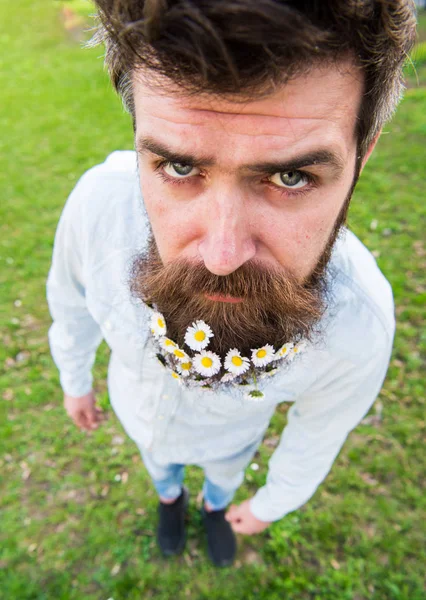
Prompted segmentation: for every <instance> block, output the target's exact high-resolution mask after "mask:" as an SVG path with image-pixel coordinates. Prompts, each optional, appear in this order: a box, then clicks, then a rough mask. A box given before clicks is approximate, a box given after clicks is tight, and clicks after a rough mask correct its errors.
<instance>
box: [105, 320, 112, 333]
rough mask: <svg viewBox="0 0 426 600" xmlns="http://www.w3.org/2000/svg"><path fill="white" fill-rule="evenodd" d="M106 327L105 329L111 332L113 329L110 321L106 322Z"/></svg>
mask: <svg viewBox="0 0 426 600" xmlns="http://www.w3.org/2000/svg"><path fill="white" fill-rule="evenodd" d="M104 327H105V329H107V330H108V331H109V330H110V329H111V322H110V321H105V323H104Z"/></svg>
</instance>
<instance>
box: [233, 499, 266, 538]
mask: <svg viewBox="0 0 426 600" xmlns="http://www.w3.org/2000/svg"><path fill="white" fill-rule="evenodd" d="M225 518H226V520H227V521H229V523H231V526H232V529H233V530H234V531H235V533H245V534H247V535H251V534H253V533H260V532H261V531H263V530H264V529H266V528H267V527H268V526H269V525H270V522H269V521H260V520H259V519H256V517H255V516H254V514H253V513H252V512H251V510H250V502H249V500H245V501H244V502H242V503H241V504H239V505H238V506H237V505H236V504H231V506H230V508H229V510H228V511H227V513H226V515H225Z"/></svg>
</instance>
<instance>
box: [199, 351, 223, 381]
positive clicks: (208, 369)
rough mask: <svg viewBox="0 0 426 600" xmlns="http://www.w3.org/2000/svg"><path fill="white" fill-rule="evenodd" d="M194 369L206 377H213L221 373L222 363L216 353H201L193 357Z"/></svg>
mask: <svg viewBox="0 0 426 600" xmlns="http://www.w3.org/2000/svg"><path fill="white" fill-rule="evenodd" d="M193 363H194V369H195V370H196V371H197V373H199V374H200V375H203V376H204V377H212V376H213V375H216V373H219V371H220V367H221V362H220V358H219V356H218V355H217V354H215V353H214V352H207V351H204V352H200V353H199V354H196V355H195V356H194V357H193Z"/></svg>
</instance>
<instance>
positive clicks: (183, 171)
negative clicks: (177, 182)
mask: <svg viewBox="0 0 426 600" xmlns="http://www.w3.org/2000/svg"><path fill="white" fill-rule="evenodd" d="M163 171H164V172H165V173H166V175H168V176H169V177H173V178H174V179H184V178H185V177H188V176H189V175H198V173H199V170H198V169H197V168H196V167H193V166H192V165H185V164H184V163H178V162H168V163H166V164H165V165H164V167H163ZM192 171H195V173H192Z"/></svg>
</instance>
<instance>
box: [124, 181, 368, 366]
mask: <svg viewBox="0 0 426 600" xmlns="http://www.w3.org/2000/svg"><path fill="white" fill-rule="evenodd" d="M356 179H357V177H355V179H354V181H353V184H352V186H351V190H350V192H349V194H348V196H347V198H346V200H345V203H344V205H343V207H342V210H341V212H340V214H339V216H338V218H337V220H336V223H335V225H334V228H333V231H332V233H331V235H330V238H329V240H328V242H327V244H326V247H325V249H324V250H323V252H322V254H321V256H320V258H319V260H318V262H317V264H316V266H315V268H314V270H313V271H312V273H311V274H310V276H309V277H308V278H306V280H305V281H303V282H300V281H298V280H297V278H296V277H295V276H294V275H293V274H292V273H289V272H287V271H284V270H282V269H281V270H277V269H272V268H270V267H265V265H262V264H261V263H260V262H257V261H255V260H253V261H250V262H247V263H245V264H243V265H242V266H241V267H239V268H238V269H237V270H236V271H234V272H232V273H230V274H229V275H225V276H219V275H214V274H213V273H211V272H210V271H209V270H208V269H207V268H206V267H205V266H204V264H203V263H202V262H200V263H197V264H194V263H190V262H188V261H184V260H178V261H174V262H172V263H169V264H166V265H164V264H163V263H162V261H161V258H160V255H159V252H158V249H157V245H156V243H155V240H154V237H153V235H152V234H151V236H150V239H149V242H148V248H147V251H146V252H145V253H143V254H141V255H139V256H137V257H136V258H135V260H134V262H133V266H132V270H131V279H130V288H131V291H132V293H133V295H134V296H135V297H137V298H139V299H141V300H142V301H143V302H145V303H147V304H149V305H153V306H154V307H155V308H156V310H158V311H160V312H161V313H162V314H163V315H164V317H165V321H166V324H167V336H168V337H169V338H171V339H172V340H173V341H175V342H177V343H178V344H179V346H180V347H182V348H183V347H184V335H185V331H186V329H187V327H188V326H190V325H192V324H193V322H194V321H197V320H202V321H204V322H205V323H207V324H208V325H209V326H210V327H211V329H212V331H213V333H214V337H213V338H211V340H210V344H209V347H208V350H211V351H213V352H215V353H217V354H218V355H219V356H221V357H222V358H224V357H225V355H226V353H227V352H228V351H229V350H230V349H233V348H237V349H238V350H239V351H240V352H241V354H242V355H243V356H247V357H250V356H251V351H252V349H254V348H259V347H260V346H263V345H265V344H271V345H272V346H273V347H274V348H275V350H278V349H279V348H280V347H281V346H282V345H283V344H284V343H287V342H295V341H298V340H300V339H308V340H313V339H314V338H315V337H316V336H318V334H319V333H320V327H319V322H320V320H321V317H322V315H323V314H324V311H325V309H326V308H327V302H326V298H327V265H328V263H329V260H330V256H331V251H332V248H333V246H334V244H335V241H336V239H337V236H338V233H339V231H340V229H341V226H342V225H343V224H344V222H345V220H346V214H347V210H348V206H349V202H350V198H351V195H352V192H353V189H354V187H355V182H356ZM218 295H219V296H231V297H234V298H242V299H243V301H242V302H239V303H237V304H232V303H226V302H218V301H213V300H209V299H208V298H207V297H206V296H218Z"/></svg>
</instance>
